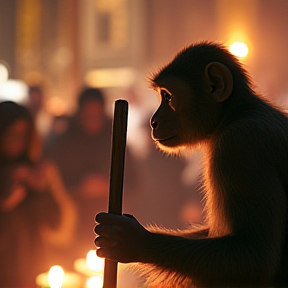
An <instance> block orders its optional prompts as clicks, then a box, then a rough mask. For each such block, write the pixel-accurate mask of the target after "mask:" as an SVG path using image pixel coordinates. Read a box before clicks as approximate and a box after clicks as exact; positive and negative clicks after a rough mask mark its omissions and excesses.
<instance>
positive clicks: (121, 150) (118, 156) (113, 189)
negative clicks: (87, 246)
mask: <svg viewBox="0 0 288 288" xmlns="http://www.w3.org/2000/svg"><path fill="white" fill-rule="evenodd" d="M127 118H128V102H127V101H126V100H121V99H119V100H116V101H115V107H114V120H113V132H112V148H111V170H110V187H109V207H108V212H109V213H113V214H117V215H121V214H122V195H123V178H124V164H125V148H126V132H127ZM116 287H117V262H114V261H110V260H108V259H105V267H104V281H103V288H116Z"/></svg>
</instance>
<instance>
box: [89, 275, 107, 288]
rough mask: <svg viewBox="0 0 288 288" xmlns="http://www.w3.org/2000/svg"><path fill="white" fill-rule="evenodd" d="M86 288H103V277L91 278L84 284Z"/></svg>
mask: <svg viewBox="0 0 288 288" xmlns="http://www.w3.org/2000/svg"><path fill="white" fill-rule="evenodd" d="M86 286H87V288H102V287H103V276H100V275H98V276H93V277H91V278H89V279H88V280H87V282H86Z"/></svg>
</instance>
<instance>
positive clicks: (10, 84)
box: [0, 79, 28, 103]
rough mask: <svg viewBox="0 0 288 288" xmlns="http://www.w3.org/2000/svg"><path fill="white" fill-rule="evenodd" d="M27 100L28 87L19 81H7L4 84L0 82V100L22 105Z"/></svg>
mask: <svg viewBox="0 0 288 288" xmlns="http://www.w3.org/2000/svg"><path fill="white" fill-rule="evenodd" d="M27 99H28V86H27V85H26V83H25V82H23V81H20V80H12V79H9V80H7V81H6V82H4V83H1V82H0V100H10V101H14V102H18V103H23V102H25V101H27Z"/></svg>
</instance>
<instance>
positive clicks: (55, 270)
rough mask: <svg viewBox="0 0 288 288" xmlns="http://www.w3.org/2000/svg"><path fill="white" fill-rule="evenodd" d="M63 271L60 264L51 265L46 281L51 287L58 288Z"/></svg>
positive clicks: (61, 280)
mask: <svg viewBox="0 0 288 288" xmlns="http://www.w3.org/2000/svg"><path fill="white" fill-rule="evenodd" d="M64 277H65V274H64V271H63V269H62V267H61V266H59V265H55V266H52V267H51V268H50V270H49V273H48V282H49V285H50V287H51V288H60V287H61V286H62V284H63V281H64Z"/></svg>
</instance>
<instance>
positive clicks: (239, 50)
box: [229, 42, 249, 58]
mask: <svg viewBox="0 0 288 288" xmlns="http://www.w3.org/2000/svg"><path fill="white" fill-rule="evenodd" d="M229 50H230V52H231V53H232V54H233V55H235V56H236V57H239V58H244V57H246V56H247V55H248V52H249V49H248V46H247V45H246V44H245V43H243V42H234V43H233V44H231V45H230V48H229Z"/></svg>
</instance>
